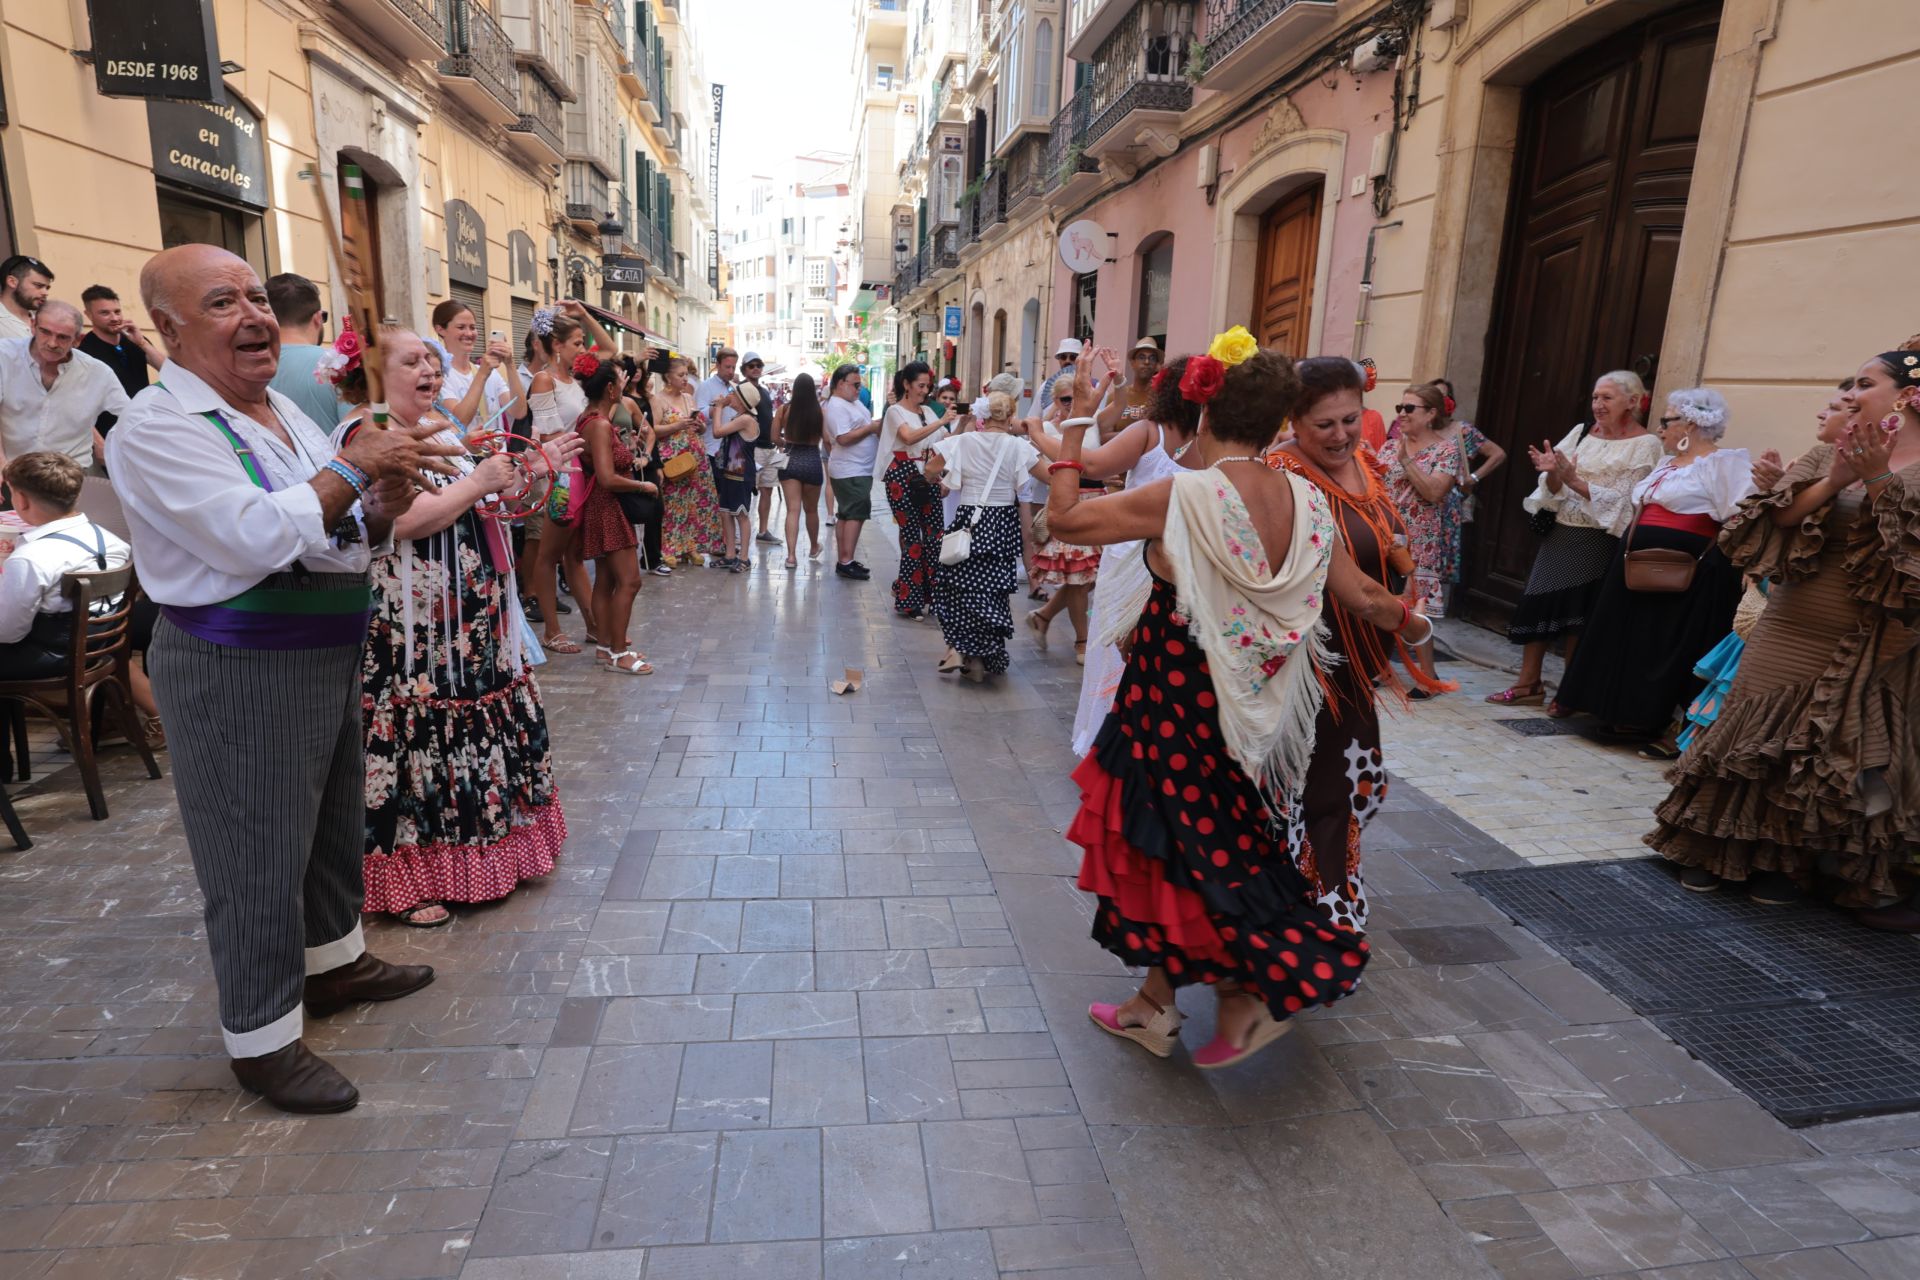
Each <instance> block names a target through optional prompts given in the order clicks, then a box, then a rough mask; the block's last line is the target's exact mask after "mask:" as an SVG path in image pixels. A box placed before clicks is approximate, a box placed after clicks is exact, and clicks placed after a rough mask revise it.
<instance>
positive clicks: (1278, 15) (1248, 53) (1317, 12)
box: [1200, 0, 1337, 90]
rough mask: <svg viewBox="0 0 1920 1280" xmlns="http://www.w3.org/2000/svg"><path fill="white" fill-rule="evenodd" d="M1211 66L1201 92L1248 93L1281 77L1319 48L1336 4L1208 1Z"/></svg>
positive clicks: (1279, 0)
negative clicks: (1254, 86) (1251, 87)
mask: <svg viewBox="0 0 1920 1280" xmlns="http://www.w3.org/2000/svg"><path fill="white" fill-rule="evenodd" d="M1206 4H1207V29H1206V50H1207V55H1206V56H1207V65H1206V68H1205V70H1204V71H1203V72H1202V73H1201V76H1200V84H1201V87H1203V88H1207V89H1224V90H1232V89H1244V88H1246V87H1248V86H1249V85H1252V84H1253V83H1254V82H1255V81H1265V80H1270V79H1272V78H1273V77H1275V76H1277V75H1279V74H1280V73H1281V72H1282V71H1283V70H1284V69H1285V68H1286V67H1287V66H1289V65H1291V64H1292V62H1293V61H1294V60H1295V59H1296V58H1297V56H1298V55H1299V54H1300V53H1303V52H1306V51H1307V50H1310V49H1312V48H1315V47H1317V46H1318V44H1319V42H1320V39H1321V37H1322V36H1324V35H1325V33H1326V32H1327V30H1328V29H1330V28H1331V27H1332V26H1333V24H1334V21H1335V19H1336V17H1337V15H1336V13H1335V9H1336V8H1337V3H1336V0H1206Z"/></svg>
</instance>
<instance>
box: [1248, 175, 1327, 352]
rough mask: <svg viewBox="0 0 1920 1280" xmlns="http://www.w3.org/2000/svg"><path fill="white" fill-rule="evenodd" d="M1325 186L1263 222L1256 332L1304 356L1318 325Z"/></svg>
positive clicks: (1265, 341)
mask: <svg viewBox="0 0 1920 1280" xmlns="http://www.w3.org/2000/svg"><path fill="white" fill-rule="evenodd" d="M1321 186H1322V184H1320V183H1318V182H1316V183H1314V184H1313V185H1312V186H1310V187H1307V188H1306V189H1304V190H1302V191H1296V192H1295V193H1294V194H1292V195H1290V196H1288V197H1287V198H1286V199H1284V200H1282V201H1281V202H1280V203H1279V204H1276V205H1275V206H1274V207H1273V208H1272V209H1270V210H1268V211H1267V216H1266V217H1264V218H1262V219H1261V220H1260V276H1259V280H1260V285H1259V288H1258V289H1257V290H1256V291H1255V293H1254V296H1253V319H1254V324H1253V328H1254V336H1255V337H1256V338H1258V339H1259V340H1260V345H1261V346H1263V347H1272V348H1274V349H1275V350H1277V351H1283V352H1285V353H1286V354H1287V355H1289V356H1291V357H1293V358H1294V359H1296V360H1298V359H1301V358H1303V357H1305V356H1308V355H1311V354H1312V353H1311V352H1309V351H1308V350H1307V334H1308V331H1309V330H1310V329H1311V328H1312V325H1313V272H1314V268H1315V267H1316V266H1317V265H1318V264H1319V258H1320V198H1321V194H1322V191H1321Z"/></svg>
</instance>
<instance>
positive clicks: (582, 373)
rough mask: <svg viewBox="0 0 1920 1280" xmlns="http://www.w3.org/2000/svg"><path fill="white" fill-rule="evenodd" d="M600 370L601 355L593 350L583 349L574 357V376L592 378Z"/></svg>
mask: <svg viewBox="0 0 1920 1280" xmlns="http://www.w3.org/2000/svg"><path fill="white" fill-rule="evenodd" d="M598 372H600V357H598V356H596V355H594V354H593V352H591V351H582V352H581V353H580V354H579V355H577V356H575V357H574V358H573V376H574V377H576V378H591V377H592V376H593V375H594V374H596V373H598Z"/></svg>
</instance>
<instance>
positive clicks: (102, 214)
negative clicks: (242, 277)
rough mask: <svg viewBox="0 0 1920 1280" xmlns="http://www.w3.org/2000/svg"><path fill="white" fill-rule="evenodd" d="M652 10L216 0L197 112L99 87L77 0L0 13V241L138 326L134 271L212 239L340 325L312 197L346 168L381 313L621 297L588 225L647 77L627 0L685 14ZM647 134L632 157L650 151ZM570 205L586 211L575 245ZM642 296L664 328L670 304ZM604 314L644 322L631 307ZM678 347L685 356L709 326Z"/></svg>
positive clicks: (63, 285) (480, 1)
mask: <svg viewBox="0 0 1920 1280" xmlns="http://www.w3.org/2000/svg"><path fill="white" fill-rule="evenodd" d="M654 3H655V0H604V2H597V3H592V4H583V3H579V2H578V0H332V2H331V3H324V2H322V0H215V3H214V5H213V13H214V29H215V32H216V34H217V39H218V46H219V57H220V59H221V60H222V61H223V62H224V63H225V69H224V77H223V89H224V97H225V102H224V103H217V104H214V103H187V102H175V101H163V100H158V99H153V100H139V99H130V98H108V97H104V96H102V95H101V94H100V93H98V92H97V91H96V88H95V82H94V69H93V68H92V67H91V66H90V65H89V64H88V63H87V62H85V61H83V60H81V59H78V58H76V57H74V56H73V54H72V52H70V51H73V50H81V51H85V50H88V49H89V48H90V47H91V45H92V32H91V31H90V30H88V29H87V20H86V15H87V12H88V11H87V9H86V7H85V6H83V5H79V4H74V5H67V4H51V3H34V2H33V0H4V2H0V76H3V77H4V81H3V83H4V85H5V94H6V102H5V115H4V117H3V118H0V163H3V164H4V183H3V184H0V191H3V192H4V197H5V208H4V210H0V215H4V216H0V228H4V235H5V238H6V240H7V241H8V244H7V246H6V247H7V248H8V249H9V250H12V249H17V250H19V251H21V252H26V253H32V254H34V255H36V256H38V257H41V258H43V259H44V260H46V261H47V262H48V264H49V265H50V266H52V267H53V269H54V271H55V273H56V281H55V286H54V294H55V296H58V297H70V298H77V297H78V296H79V293H80V291H81V289H83V288H85V287H86V286H87V285H89V284H94V283H102V284H107V285H110V286H112V287H114V288H115V289H117V290H118V291H119V292H120V293H121V295H122V297H123V299H124V300H125V301H126V303H127V304H128V307H129V311H130V313H132V314H135V315H138V314H139V306H138V296H137V295H138V277H139V270H140V267H141V265H142V264H143V263H144V262H145V261H146V259H147V258H148V257H150V256H151V255H152V254H153V253H155V252H157V251H159V250H160V249H163V248H166V247H169V246H171V245H174V244H180V243H188V242H211V243H217V244H223V245H226V246H227V247H229V248H231V249H233V250H234V251H235V252H237V253H240V254H241V255H242V256H243V257H245V258H247V259H248V260H249V261H250V262H252V264H253V265H254V267H255V269H256V270H258V271H259V272H260V273H261V275H262V276H267V275H271V274H274V273H276V272H281V271H295V272H298V273H300V274H302V275H306V276H309V277H311V278H313V279H314V280H316V281H319V282H321V284H322V285H323V287H324V288H325V289H327V290H328V291H329V293H330V296H331V305H330V307H329V310H330V311H331V312H332V313H333V314H334V315H341V314H344V313H345V306H344V301H345V300H344V297H343V296H342V295H341V294H340V291H339V287H338V282H337V280H335V278H334V277H335V272H334V268H333V263H332V261H331V258H330V256H329V253H328V249H327V244H326V237H325V232H324V228H323V224H322V221H321V217H320V202H321V201H325V202H326V204H327V205H328V206H329V207H330V208H331V209H332V210H333V212H334V214H335V215H336V216H337V214H338V210H339V172H340V169H341V166H342V165H345V164H349V163H351V164H354V165H357V166H358V167H359V168H360V169H361V170H362V172H363V173H364V175H365V181H366V186H367V189H368V193H369V197H370V200H371V206H372V207H371V210H370V214H371V217H370V222H371V226H372V231H373V234H372V237H371V240H372V243H371V245H370V246H369V250H370V256H371V258H372V262H373V267H374V271H373V274H374V277H375V279H376V280H377V282H378V287H379V292H380V305H381V308H382V310H383V312H384V313H385V314H386V315H388V316H391V317H393V318H394V319H396V320H399V321H401V322H402V323H406V324H408V325H410V326H413V327H415V328H418V329H421V330H422V331H425V329H426V324H427V319H428V315H429V313H430V312H431V311H432V309H433V307H434V305H435V304H436V303H438V302H440V301H441V300H443V299H446V298H449V297H457V298H460V299H462V300H463V301H466V302H468V303H469V305H471V306H472V307H473V308H474V310H475V312H476V314H477V315H478V316H479V318H480V321H481V324H480V328H481V331H482V332H483V333H485V332H487V331H489V330H499V331H501V332H502V333H509V332H510V333H512V335H513V336H514V338H515V340H516V341H517V340H518V339H519V338H520V337H521V336H523V335H524V333H525V331H526V328H527V325H528V323H529V322H530V320H531V317H532V313H533V310H534V308H535V307H536V306H538V305H540V304H542V303H545V302H549V301H551V300H553V299H555V298H557V297H561V296H573V297H578V298H581V299H583V300H587V301H593V302H597V303H605V302H607V301H610V300H615V298H616V295H613V294H611V293H608V292H607V291H605V289H604V287H603V286H604V281H603V279H602V276H601V269H600V267H601V263H600V260H601V256H602V248H603V246H602V245H601V243H600V236H599V223H600V222H601V221H602V220H603V219H604V216H605V214H606V213H608V212H618V211H619V209H620V207H621V204H620V200H619V199H617V198H616V197H618V196H619V195H620V194H621V193H622V191H623V188H622V186H621V176H622V169H621V161H622V158H623V155H624V154H625V152H624V150H623V146H622V141H621V132H622V129H623V128H628V127H629V125H630V122H631V120H632V118H633V116H634V115H636V114H637V113H638V110H639V109H638V108H637V107H634V106H632V105H631V104H632V103H634V102H635V101H637V100H638V99H639V98H640V97H641V96H642V93H643V92H644V91H645V89H646V87H647V86H646V80H645V78H644V76H639V75H636V74H635V69H636V68H637V67H638V66H639V64H638V63H637V62H636V61H635V60H634V57H633V52H634V49H635V37H636V36H637V34H638V33H639V31H640V30H642V29H643V28H642V27H641V26H640V25H638V24H639V21H640V20H639V18H638V17H637V15H636V10H635V9H634V8H633V7H632V6H633V5H635V4H638V5H640V6H641V8H642V9H643V10H644V11H646V12H648V13H655V12H658V11H672V13H673V14H674V16H675V19H676V20H677V19H678V18H679V16H680V5H678V4H665V3H661V4H660V5H659V6H658V10H656V9H655V8H654ZM693 71H694V73H695V74H696V75H697V68H693ZM628 81H632V83H631V84H629V83H627V82H628ZM632 136H633V135H632V134H629V138H630V139H631V138H632ZM655 141H656V140H655V139H653V138H652V137H651V136H648V137H645V138H641V139H640V140H639V143H638V147H639V149H648V148H652V150H651V152H650V154H653V155H655V156H656V157H660V158H663V159H664V158H665V157H664V152H662V151H661V150H660V149H659V148H658V147H657V146H656V145H655ZM626 159H627V160H628V163H631V156H626ZM576 197H578V198H577V199H576ZM579 205H586V206H591V207H594V209H595V212H594V215H593V220H592V228H593V229H592V231H591V232H583V230H582V228H583V227H584V226H585V225H586V223H585V220H584V219H582V218H578V217H575V216H572V215H573V214H575V213H576V212H578V209H577V208H576V206H579ZM709 229H710V228H709ZM662 261H663V262H664V261H666V259H664V258H663V259H662ZM583 268H584V269H583ZM664 274H666V275H667V276H668V277H669V279H671V276H672V272H671V270H670V269H669V270H667V271H666V272H665V273H664ZM648 288H649V290H652V289H654V286H653V285H652V284H651V283H650V284H649V286H648ZM657 296H658V299H659V304H660V306H661V308H662V312H661V313H662V317H663V319H664V317H666V316H668V315H673V314H674V311H673V309H672V304H673V303H674V302H675V301H676V300H677V295H676V293H675V292H674V291H673V290H672V289H670V288H665V287H662V288H661V289H660V290H659V291H658V294H657ZM710 297H711V291H710V290H709V291H708V298H709V304H708V305H709V306H710V305H711V303H710ZM651 307H652V304H651V302H650V303H649V305H648V308H647V310H646V312H645V313H644V314H646V315H647V316H648V318H649V319H651V315H652V310H651ZM615 309H616V311H620V313H621V314H623V315H628V316H630V317H631V319H632V320H633V323H634V327H636V328H638V327H641V325H640V320H639V317H640V316H641V314H643V313H642V312H641V311H640V309H639V308H638V307H637V306H628V307H625V308H624V309H623V308H621V307H616V308H615ZM649 327H655V326H649ZM674 327H676V328H683V329H684V328H688V327H689V326H688V325H685V324H681V323H680V322H678V321H676V324H675V326H674ZM691 334H692V343H691V344H690V345H693V346H694V348H695V349H698V348H699V347H700V346H703V345H704V340H705V335H706V321H705V318H704V316H702V317H695V318H692V319H691ZM668 336H670V337H673V338H675V339H676V340H681V339H679V337H678V335H677V334H670V335H668Z"/></svg>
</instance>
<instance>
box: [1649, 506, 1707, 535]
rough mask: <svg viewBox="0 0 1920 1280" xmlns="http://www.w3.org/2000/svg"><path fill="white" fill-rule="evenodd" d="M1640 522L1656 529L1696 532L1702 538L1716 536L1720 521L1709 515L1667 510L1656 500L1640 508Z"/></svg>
mask: <svg viewBox="0 0 1920 1280" xmlns="http://www.w3.org/2000/svg"><path fill="white" fill-rule="evenodd" d="M1640 523H1641V524H1643V525H1651V526H1653V527H1654V528H1656V529H1678V530H1680V531H1681V532H1683V533H1697V534H1699V535H1700V536H1701V537H1703V538H1713V537H1718V536H1719V533H1720V522H1719V521H1718V520H1715V519H1714V518H1713V517H1712V516H1710V515H1689V514H1685V513H1682V512H1679V511H1669V510H1667V509H1666V508H1665V507H1663V506H1661V505H1660V504H1659V503H1657V502H1649V503H1648V504H1647V505H1646V506H1644V507H1642V508H1641V509H1640Z"/></svg>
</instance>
